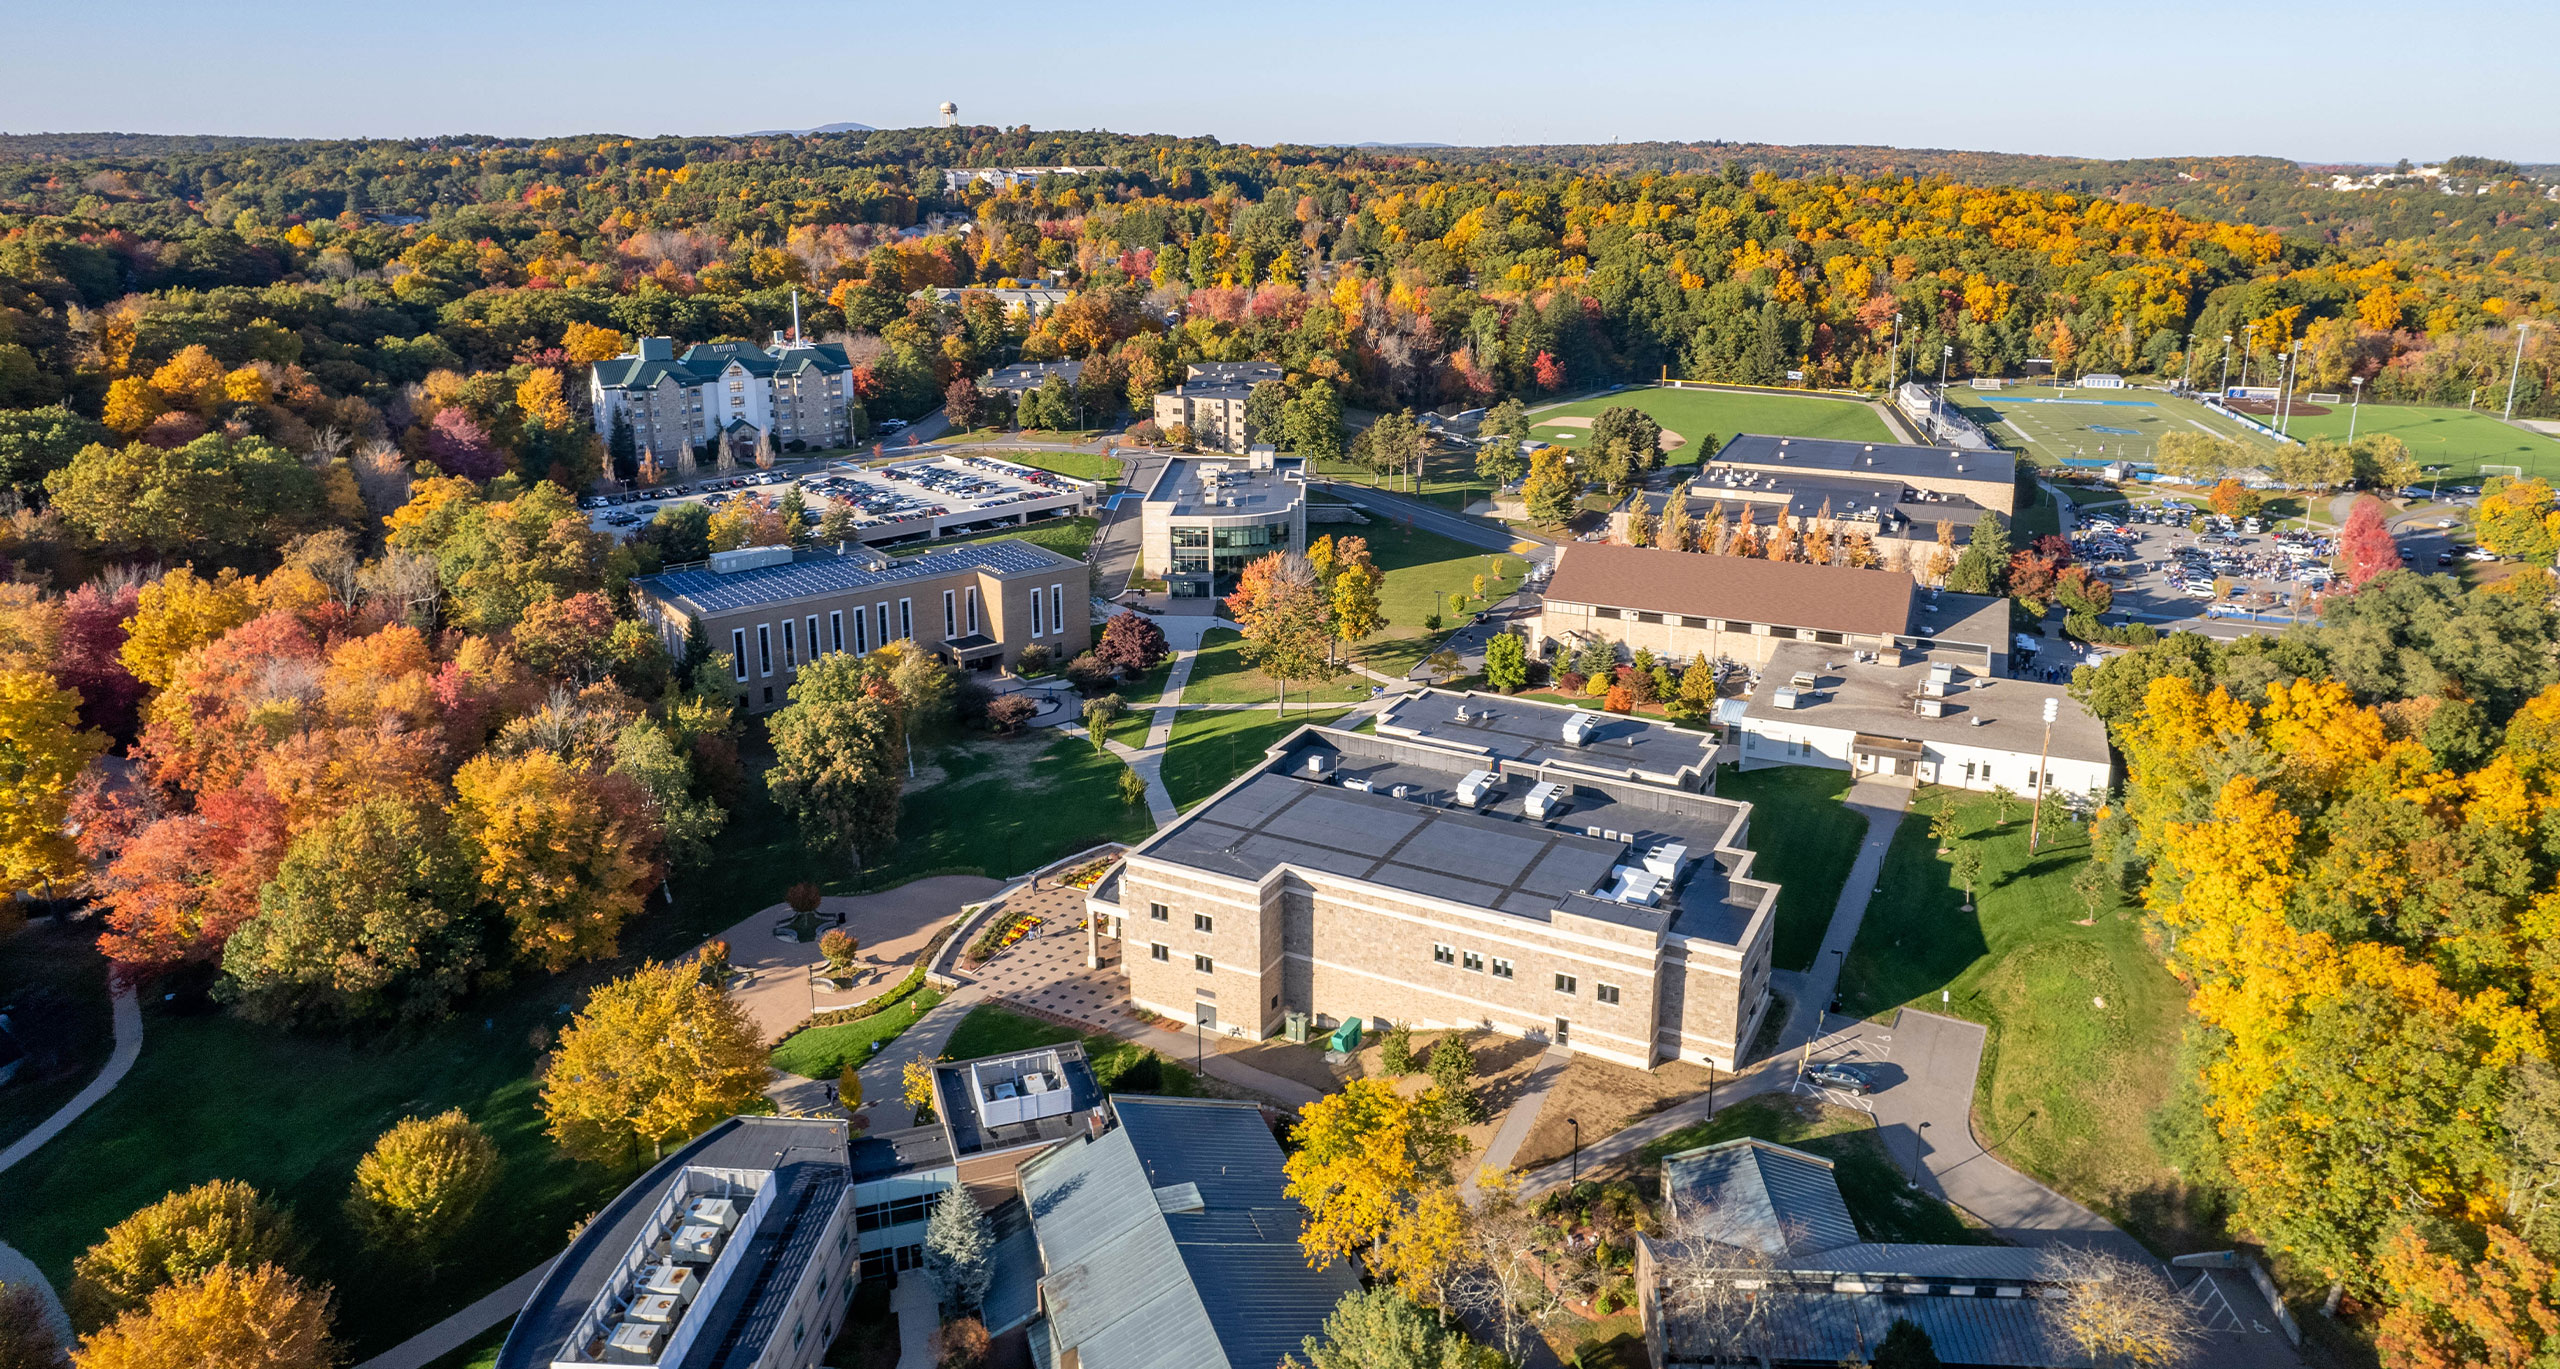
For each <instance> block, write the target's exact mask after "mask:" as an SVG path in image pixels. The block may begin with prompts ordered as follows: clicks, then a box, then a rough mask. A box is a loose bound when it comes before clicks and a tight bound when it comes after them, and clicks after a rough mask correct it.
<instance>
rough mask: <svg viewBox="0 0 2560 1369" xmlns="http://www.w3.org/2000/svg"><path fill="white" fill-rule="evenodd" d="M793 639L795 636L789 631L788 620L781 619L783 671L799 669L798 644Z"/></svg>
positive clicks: (789, 624) (789, 623) (789, 622)
mask: <svg viewBox="0 0 2560 1369" xmlns="http://www.w3.org/2000/svg"><path fill="white" fill-rule="evenodd" d="M794 637H795V634H794V633H793V632H792V631H791V620H790V619H788V618H785V619H783V620H782V668H783V669H785V670H798V669H799V668H800V651H799V643H798V642H797V641H795V640H794Z"/></svg>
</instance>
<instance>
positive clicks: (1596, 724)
mask: <svg viewBox="0 0 2560 1369" xmlns="http://www.w3.org/2000/svg"><path fill="white" fill-rule="evenodd" d="M1599 728H1600V715H1599V714H1597V713H1584V712H1579V711H1577V712H1576V713H1575V714H1574V715H1573V716H1572V717H1570V718H1567V719H1565V720H1564V739H1565V740H1566V741H1568V742H1571V743H1572V744H1574V745H1575V746H1580V745H1582V743H1583V742H1584V741H1585V740H1586V739H1588V738H1589V737H1590V736H1591V734H1592V733H1593V732H1596V731H1598V730H1599Z"/></svg>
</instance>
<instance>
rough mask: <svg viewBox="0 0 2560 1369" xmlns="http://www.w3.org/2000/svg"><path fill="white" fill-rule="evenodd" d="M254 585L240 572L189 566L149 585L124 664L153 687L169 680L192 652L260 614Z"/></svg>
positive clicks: (132, 621)
mask: <svg viewBox="0 0 2560 1369" xmlns="http://www.w3.org/2000/svg"><path fill="white" fill-rule="evenodd" d="M254 588H255V587H254V586H252V585H251V584H249V583H248V582H246V581H244V580H242V579H241V578H240V572H238V571H236V570H225V571H223V572H222V573H220V574H219V575H216V576H215V577H214V578H212V579H210V580H207V579H205V578H203V577H202V576H199V575H197V574H196V573H195V571H194V570H193V569H191V568H189V567H186V566H180V567H179V568H177V569H176V570H173V571H171V572H169V573H168V574H167V575H164V576H161V577H160V578H159V579H158V580H157V581H155V582H153V583H151V584H148V585H145V586H143V587H142V596H141V598H140V599H139V600H138V601H137V602H136V603H135V605H134V610H133V616H132V617H130V618H128V619H126V620H125V624H124V629H125V640H124V648H123V651H122V652H121V655H122V656H123V659H124V668H125V669H127V670H130V671H132V672H133V677H134V678H135V679H137V680H140V681H142V682H143V683H144V684H146V685H149V686H151V687H152V688H153V689H158V688H161V687H162V686H164V685H166V684H168V683H169V681H171V680H172V679H175V678H176V677H177V674H178V663H179V661H180V660H181V659H182V658H184V657H185V656H186V654H187V653H188V652H190V651H193V650H195V649H196V648H198V647H200V646H204V645H205V644H207V643H209V642H211V641H213V640H214V639H216V638H218V637H220V636H221V635H222V634H224V633H226V632H229V631H230V630H231V629H233V628H235V627H238V626H240V625H241V624H242V623H245V622H247V621H249V620H250V619H251V618H253V617H255V616H257V612H258V608H257V600H256V596H255V594H254V592H253V591H254Z"/></svg>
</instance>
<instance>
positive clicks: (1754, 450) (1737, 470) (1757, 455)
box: [1698, 433, 2018, 519]
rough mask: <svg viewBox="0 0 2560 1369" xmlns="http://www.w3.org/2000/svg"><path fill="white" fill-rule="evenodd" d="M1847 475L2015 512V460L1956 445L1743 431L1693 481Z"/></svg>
mask: <svg viewBox="0 0 2560 1369" xmlns="http://www.w3.org/2000/svg"><path fill="white" fill-rule="evenodd" d="M1753 472H1758V473H1760V474H1763V475H1781V476H1783V475H1829V476H1852V477H1856V478H1858V479H1862V480H1871V481H1886V480H1892V481H1898V482H1900V483H1901V484H1903V485H1907V486H1909V487H1910V488H1912V489H1914V490H1925V491H1927V492H1928V493H1931V494H1951V495H1955V496H1957V497H1959V498H1962V499H1966V500H1970V501H1972V503H1973V504H1974V505H1976V506H1977V507H1979V508H1985V509H1992V510H1995V511H1997V512H1998V513H1999V514H2000V516H2001V517H2002V518H2004V519H2005V518H2007V517H2008V516H2009V515H2011V514H2013V513H2016V512H2017V511H2018V485H2017V478H2018V458H2016V457H2014V456H2011V455H2010V454H2008V453H2007V452H2003V451H1998V450H1992V451H1980V450H1972V449H1968V448H1962V447H1905V446H1901V445H1898V444H1896V443H1892V442H1834V441H1830V440H1828V439H1824V438H1817V437H1768V436H1765V435H1763V434H1759V433H1744V434H1742V435H1741V436H1739V437H1736V438H1734V439H1733V440H1732V441H1730V442H1727V443H1725V444H1724V446H1723V447H1722V448H1720V449H1718V450H1717V451H1716V453H1715V454H1714V455H1712V456H1710V457H1708V458H1707V460H1706V464H1705V465H1704V466H1702V467H1700V468H1699V471H1698V483H1699V484H1701V485H1707V486H1711V487H1712V486H1714V485H1717V484H1720V483H1721V482H1722V480H1723V477H1724V476H1725V475H1726V474H1728V473H1732V474H1736V475H1747V474H1751V473H1753Z"/></svg>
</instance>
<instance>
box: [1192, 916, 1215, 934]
mask: <svg viewBox="0 0 2560 1369" xmlns="http://www.w3.org/2000/svg"><path fill="white" fill-rule="evenodd" d="M1217 929H1218V928H1217V919H1216V918H1213V917H1211V916H1209V915H1208V914H1207V913H1193V914H1192V915H1191V930H1193V931H1195V932H1214V931H1216V930H1217Z"/></svg>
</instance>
